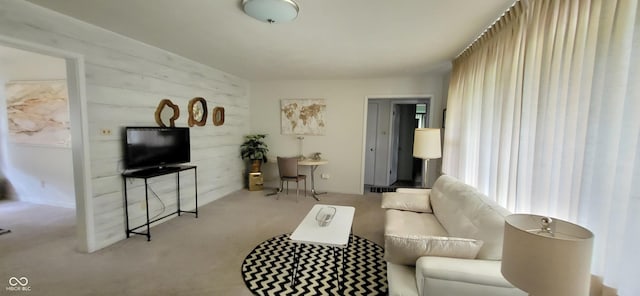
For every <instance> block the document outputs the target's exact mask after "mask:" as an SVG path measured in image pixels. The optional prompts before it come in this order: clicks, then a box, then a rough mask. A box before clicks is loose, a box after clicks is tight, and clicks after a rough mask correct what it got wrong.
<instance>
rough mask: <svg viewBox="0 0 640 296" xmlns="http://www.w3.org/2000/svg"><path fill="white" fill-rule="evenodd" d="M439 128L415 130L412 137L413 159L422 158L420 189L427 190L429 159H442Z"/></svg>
mask: <svg viewBox="0 0 640 296" xmlns="http://www.w3.org/2000/svg"><path fill="white" fill-rule="evenodd" d="M440 147H441V146H440V129H439V128H417V129H416V131H415V134H414V137H413V157H416V158H422V187H423V188H427V180H428V179H427V178H428V174H427V172H428V170H427V167H428V164H429V159H435V158H440V157H442V152H441V148H440Z"/></svg>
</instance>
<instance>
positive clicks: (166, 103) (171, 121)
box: [156, 99, 180, 127]
mask: <svg viewBox="0 0 640 296" xmlns="http://www.w3.org/2000/svg"><path fill="white" fill-rule="evenodd" d="M165 106H168V107H169V108H171V109H172V110H173V115H171V117H170V118H169V126H170V127H175V126H176V119H178V117H180V108H179V107H178V105H175V104H174V103H173V102H171V100H169V99H162V101H160V103H159V104H158V108H156V123H157V124H158V125H159V126H161V127H167V125H166V124H165V122H164V118H163V117H162V111H163V110H164V107H165Z"/></svg>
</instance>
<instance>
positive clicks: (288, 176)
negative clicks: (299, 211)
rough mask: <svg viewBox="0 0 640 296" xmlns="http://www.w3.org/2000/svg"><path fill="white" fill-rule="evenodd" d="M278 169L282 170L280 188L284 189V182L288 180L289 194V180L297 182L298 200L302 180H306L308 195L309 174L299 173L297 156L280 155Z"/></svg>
mask: <svg viewBox="0 0 640 296" xmlns="http://www.w3.org/2000/svg"><path fill="white" fill-rule="evenodd" d="M278 171H279V172H280V188H281V189H283V187H282V186H283V185H284V182H285V181H287V194H289V181H295V182H296V201H298V196H299V191H300V180H304V195H305V196H307V175H301V174H299V173H298V158H297V157H280V156H278Z"/></svg>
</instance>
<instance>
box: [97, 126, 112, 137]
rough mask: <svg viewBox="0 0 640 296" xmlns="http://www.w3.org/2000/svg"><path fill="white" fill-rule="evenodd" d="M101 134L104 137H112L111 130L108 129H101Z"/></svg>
mask: <svg viewBox="0 0 640 296" xmlns="http://www.w3.org/2000/svg"><path fill="white" fill-rule="evenodd" d="M100 134H101V135H103V136H110V135H111V129H108V128H103V129H100Z"/></svg>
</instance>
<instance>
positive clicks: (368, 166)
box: [364, 103, 378, 185]
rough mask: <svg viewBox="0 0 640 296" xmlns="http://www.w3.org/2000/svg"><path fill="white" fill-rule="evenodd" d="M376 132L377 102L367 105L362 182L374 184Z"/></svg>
mask: <svg viewBox="0 0 640 296" xmlns="http://www.w3.org/2000/svg"><path fill="white" fill-rule="evenodd" d="M377 134H378V104H377V103H369V104H368V106H367V142H366V144H365V147H366V148H365V149H366V151H365V166H364V184H367V185H374V182H375V181H374V180H375V174H376V142H377V138H376V136H377Z"/></svg>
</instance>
